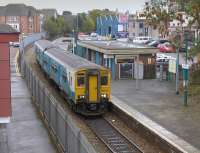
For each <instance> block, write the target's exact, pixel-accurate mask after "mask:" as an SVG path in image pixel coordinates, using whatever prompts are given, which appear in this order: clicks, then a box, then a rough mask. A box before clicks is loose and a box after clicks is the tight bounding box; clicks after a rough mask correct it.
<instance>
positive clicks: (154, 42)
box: [148, 39, 169, 47]
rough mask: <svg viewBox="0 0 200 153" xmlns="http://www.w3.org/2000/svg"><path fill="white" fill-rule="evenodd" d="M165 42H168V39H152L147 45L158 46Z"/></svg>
mask: <svg viewBox="0 0 200 153" xmlns="http://www.w3.org/2000/svg"><path fill="white" fill-rule="evenodd" d="M166 42H169V41H168V40H166V39H160V40H154V41H152V42H150V43H148V45H149V46H151V47H158V45H159V44H163V43H166Z"/></svg>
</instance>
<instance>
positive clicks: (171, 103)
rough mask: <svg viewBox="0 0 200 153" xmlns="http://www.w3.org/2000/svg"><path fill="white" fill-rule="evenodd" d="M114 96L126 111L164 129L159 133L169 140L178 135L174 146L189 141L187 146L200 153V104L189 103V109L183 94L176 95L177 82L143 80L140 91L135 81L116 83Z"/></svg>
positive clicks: (113, 88) (113, 90) (113, 91)
mask: <svg viewBox="0 0 200 153" xmlns="http://www.w3.org/2000/svg"><path fill="white" fill-rule="evenodd" d="M112 95H113V97H114V98H113V100H112V101H113V103H115V101H116V104H117V105H119V106H120V107H123V109H125V111H127V112H129V113H132V115H134V114H136V116H137V117H139V118H141V121H142V119H143V117H145V120H146V118H147V122H149V121H150V122H151V121H153V122H155V123H156V124H155V125H156V126H157V125H159V126H161V128H160V127H158V129H159V128H160V131H159V130H158V129H156V128H155V130H156V131H157V132H160V133H165V134H164V135H166V138H167V137H168V138H170V137H172V135H174V136H175V137H176V136H177V139H176V140H173V137H172V139H171V140H172V141H173V142H174V143H176V142H177V143H178V144H181V143H179V141H182V140H183V144H184V143H185V142H187V143H188V144H187V145H191V146H187V147H188V148H189V150H192V149H193V146H194V150H195V149H197V150H198V151H197V153H199V152H200V150H199V149H200V111H199V110H200V101H198V102H197V101H189V106H188V107H185V106H184V105H183V97H182V95H179V96H177V95H176V94H175V85H174V84H173V83H169V82H167V81H159V80H139V88H138V89H137V88H136V81H135V80H119V81H113V82H112ZM137 112H138V113H137ZM151 124H152V125H153V124H154V123H150V124H149V125H150V126H151ZM156 126H155V127H156ZM152 127H153V126H151V128H152ZM161 135H162V134H161ZM184 141H185V142H184ZM191 148H192V149H191ZM195 152H196V151H195ZM191 153H193V152H191Z"/></svg>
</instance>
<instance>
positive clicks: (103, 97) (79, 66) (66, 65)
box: [34, 40, 111, 116]
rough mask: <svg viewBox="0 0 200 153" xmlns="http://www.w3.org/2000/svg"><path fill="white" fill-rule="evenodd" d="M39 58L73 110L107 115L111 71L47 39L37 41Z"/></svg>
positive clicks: (45, 71)
mask: <svg viewBox="0 0 200 153" xmlns="http://www.w3.org/2000/svg"><path fill="white" fill-rule="evenodd" d="M34 50H35V53H36V61H37V63H38V64H39V65H40V67H41V69H42V70H43V71H44V73H45V74H46V75H47V76H48V78H49V79H51V80H53V82H54V83H55V84H56V86H57V87H58V88H59V89H60V91H61V92H62V93H64V96H65V97H66V99H67V100H66V101H67V102H68V103H69V104H70V106H71V107H72V108H73V110H74V111H75V112H77V113H80V114H82V115H85V116H94V115H102V114H104V113H105V112H106V111H107V110H108V109H109V106H110V101H111V97H110V92H111V91H110V90H111V87H110V86H111V73H110V70H109V69H107V68H105V67H102V66H100V65H97V64H95V63H92V62H90V61H88V60H87V59H84V58H82V57H80V56H77V55H75V54H73V53H71V52H66V51H64V50H63V49H61V48H58V47H56V46H55V45H53V44H52V43H51V42H50V41H48V40H38V41H36V42H35V43H34Z"/></svg>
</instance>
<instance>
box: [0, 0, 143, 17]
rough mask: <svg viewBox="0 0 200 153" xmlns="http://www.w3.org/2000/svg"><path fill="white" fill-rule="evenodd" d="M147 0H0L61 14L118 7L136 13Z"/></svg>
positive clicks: (3, 3)
mask: <svg viewBox="0 0 200 153" xmlns="http://www.w3.org/2000/svg"><path fill="white" fill-rule="evenodd" d="M145 1H146V0H0V5H1V6H2V5H7V4H8V3H25V4H27V5H31V6H34V7H35V8H37V9H41V8H55V9H57V11H58V12H59V13H60V14H61V13H62V11H63V10H67V11H71V12H72V13H73V14H76V13H80V12H87V11H88V10H92V9H95V8H97V9H104V8H108V9H110V10H116V9H118V10H119V11H120V12H125V11H127V10H128V11H129V12H130V13H135V12H136V11H138V10H141V9H142V8H143V6H144V2H145Z"/></svg>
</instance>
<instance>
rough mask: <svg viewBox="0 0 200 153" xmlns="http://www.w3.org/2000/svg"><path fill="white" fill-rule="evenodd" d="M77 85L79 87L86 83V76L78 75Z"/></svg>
mask: <svg viewBox="0 0 200 153" xmlns="http://www.w3.org/2000/svg"><path fill="white" fill-rule="evenodd" d="M77 85H78V87H82V86H84V85H85V78H84V77H78V78H77Z"/></svg>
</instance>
